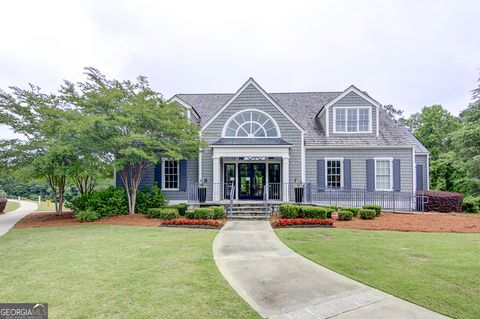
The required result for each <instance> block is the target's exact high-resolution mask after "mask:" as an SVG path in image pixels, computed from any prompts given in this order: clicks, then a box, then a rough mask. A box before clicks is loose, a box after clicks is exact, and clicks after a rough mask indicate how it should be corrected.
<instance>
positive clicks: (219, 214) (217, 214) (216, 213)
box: [209, 206, 225, 219]
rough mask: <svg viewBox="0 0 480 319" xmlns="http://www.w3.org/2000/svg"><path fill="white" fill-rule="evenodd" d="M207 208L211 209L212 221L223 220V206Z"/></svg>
mask: <svg viewBox="0 0 480 319" xmlns="http://www.w3.org/2000/svg"><path fill="white" fill-rule="evenodd" d="M209 208H210V209H213V218H214V219H223V218H224V217H225V208H224V207H223V206H210V207H209Z"/></svg>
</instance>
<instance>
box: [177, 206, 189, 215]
mask: <svg viewBox="0 0 480 319" xmlns="http://www.w3.org/2000/svg"><path fill="white" fill-rule="evenodd" d="M175 208H176V209H177V210H178V213H179V214H180V215H181V216H185V212H186V211H187V208H188V207H187V204H183V203H182V204H178V205H175Z"/></svg>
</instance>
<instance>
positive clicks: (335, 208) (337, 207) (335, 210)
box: [323, 205, 340, 212]
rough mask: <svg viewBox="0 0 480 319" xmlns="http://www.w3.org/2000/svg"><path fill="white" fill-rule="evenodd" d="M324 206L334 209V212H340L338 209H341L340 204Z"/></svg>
mask: <svg viewBox="0 0 480 319" xmlns="http://www.w3.org/2000/svg"><path fill="white" fill-rule="evenodd" d="M323 208H326V209H328V210H331V209H333V210H332V212H338V210H339V209H340V206H335V205H330V206H323Z"/></svg>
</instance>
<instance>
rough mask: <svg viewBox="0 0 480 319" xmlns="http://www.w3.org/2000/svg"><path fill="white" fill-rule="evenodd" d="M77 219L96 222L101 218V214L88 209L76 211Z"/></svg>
mask: <svg viewBox="0 0 480 319" xmlns="http://www.w3.org/2000/svg"><path fill="white" fill-rule="evenodd" d="M75 219H76V220H78V221H81V222H94V221H96V220H98V219H100V216H98V214H97V213H96V212H94V211H91V210H86V211H79V212H75Z"/></svg>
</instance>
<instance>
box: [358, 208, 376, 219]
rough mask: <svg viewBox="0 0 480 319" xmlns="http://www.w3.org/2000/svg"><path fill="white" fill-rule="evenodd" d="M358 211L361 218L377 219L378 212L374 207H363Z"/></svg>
mask: <svg viewBox="0 0 480 319" xmlns="http://www.w3.org/2000/svg"><path fill="white" fill-rule="evenodd" d="M358 213H359V214H360V218H361V219H375V216H377V212H376V211H374V210H373V209H365V208H362V209H360V211H359V212H358Z"/></svg>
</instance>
